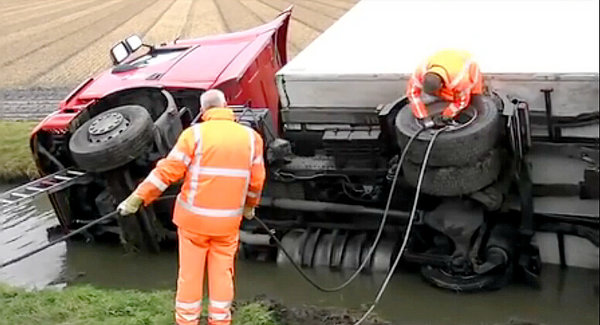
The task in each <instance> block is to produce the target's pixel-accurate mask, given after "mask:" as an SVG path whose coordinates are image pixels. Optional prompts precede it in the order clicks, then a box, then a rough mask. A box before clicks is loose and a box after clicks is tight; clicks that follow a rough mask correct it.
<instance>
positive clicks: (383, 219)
mask: <svg viewBox="0 0 600 325" xmlns="http://www.w3.org/2000/svg"><path fill="white" fill-rule="evenodd" d="M424 130H425V128H421V129H419V130H418V131H417V132H416V133H415V134H414V135H413V136H411V137H410V139H409V140H408V142H407V143H406V146H405V147H404V149H403V150H402V153H401V154H400V159H399V160H398V165H397V167H396V171H395V172H394V178H393V180H392V184H391V188H390V192H389V194H388V198H387V202H386V205H385V210H384V211H383V216H382V217H381V222H380V224H379V228H378V229H377V235H375V240H374V241H373V244H372V245H371V247H370V248H369V252H368V253H367V256H366V257H365V258H364V259H363V261H362V263H361V264H360V266H359V267H358V269H356V270H355V271H354V272H353V273H352V274H351V275H350V277H348V279H346V280H345V281H344V282H343V283H341V284H339V285H337V286H335V287H325V286H322V285H320V284H318V283H317V282H316V281H315V280H313V279H312V278H311V277H310V276H309V275H308V274H306V272H304V270H303V269H302V268H301V267H300V266H299V265H298V264H297V263H296V262H294V260H293V258H292V256H291V255H290V254H289V252H288V251H287V250H286V249H285V248H284V247H283V244H282V243H281V241H280V240H279V238H277V236H275V235H274V234H273V233H272V232H271V230H270V229H269V227H268V226H267V225H266V224H265V223H264V222H263V221H262V220H261V219H260V218H258V217H255V220H256V221H257V222H258V223H259V224H260V225H261V227H263V228H264V229H265V230H266V231H267V233H268V234H269V235H271V238H273V240H274V241H275V243H276V244H277V246H278V247H279V249H281V251H282V252H283V254H284V255H285V256H286V257H287V258H288V259H289V260H290V262H291V264H292V266H293V267H294V268H295V269H296V270H297V271H298V273H300V275H301V276H302V277H303V278H304V279H305V280H306V281H307V282H308V283H310V284H311V285H312V286H313V287H315V288H316V289H317V290H319V291H322V292H337V291H340V290H342V289H344V288H346V287H347V286H348V285H349V284H350V283H352V281H354V280H355V279H356V277H357V276H358V275H359V274H360V273H361V272H362V271H363V270H364V268H365V267H366V265H367V264H368V263H369V260H370V259H371V256H372V255H373V253H374V252H375V249H376V248H377V245H378V244H379V241H380V240H381V236H382V234H383V230H384V228H385V224H386V221H387V218H388V214H389V211H390V205H391V203H392V199H393V196H394V190H395V188H396V183H397V181H398V176H399V175H400V168H401V167H402V163H403V162H404V159H405V157H406V154H407V153H408V149H409V148H410V146H411V144H412V143H413V141H414V140H415V139H416V138H417V137H418V136H419V134H421V132H423V131H424ZM413 217H414V215H413Z"/></svg>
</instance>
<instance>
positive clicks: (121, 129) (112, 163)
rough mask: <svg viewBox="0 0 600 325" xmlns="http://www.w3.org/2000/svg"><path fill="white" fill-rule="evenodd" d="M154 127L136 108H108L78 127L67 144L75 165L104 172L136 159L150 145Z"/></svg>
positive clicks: (148, 115)
mask: <svg viewBox="0 0 600 325" xmlns="http://www.w3.org/2000/svg"><path fill="white" fill-rule="evenodd" d="M153 129H154V124H153V122H152V118H151V117H150V114H149V113H148V111H147V110H146V109H145V108H144V107H142V106H138V105H126V106H121V107H117V108H113V109H110V110H108V111H106V112H104V113H102V114H99V115H97V116H94V117H93V118H91V119H90V120H89V121H87V122H85V123H84V124H83V125H82V126H81V127H79V128H78V129H77V130H76V131H75V133H73V136H72V137H71V140H70V141H69V150H70V151H71V157H72V158H73V161H74V162H75V164H76V165H77V166H78V167H79V168H81V169H83V170H86V171H91V172H104V171H108V170H111V169H115V168H117V167H120V166H123V165H125V164H127V163H129V162H131V161H133V160H134V159H136V158H137V157H139V156H140V155H141V154H142V153H143V152H144V151H146V149H147V148H148V146H149V145H150V144H151V143H152V141H153V139H154V137H153Z"/></svg>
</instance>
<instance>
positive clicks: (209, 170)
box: [191, 166, 250, 177]
mask: <svg viewBox="0 0 600 325" xmlns="http://www.w3.org/2000/svg"><path fill="white" fill-rule="evenodd" d="M191 170H192V171H193V172H195V173H196V175H198V176H200V175H212V176H227V177H248V176H250V171H249V170H244V169H236V168H213V167H198V166H194V167H192V168H191Z"/></svg>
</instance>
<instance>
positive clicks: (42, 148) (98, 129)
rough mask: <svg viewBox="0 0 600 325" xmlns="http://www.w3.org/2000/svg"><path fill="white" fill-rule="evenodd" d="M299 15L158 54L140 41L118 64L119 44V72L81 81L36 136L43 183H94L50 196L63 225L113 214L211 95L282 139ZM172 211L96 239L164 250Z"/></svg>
mask: <svg viewBox="0 0 600 325" xmlns="http://www.w3.org/2000/svg"><path fill="white" fill-rule="evenodd" d="M290 15H291V8H289V9H287V10H285V11H283V12H282V13H281V14H280V15H278V16H277V17H276V18H275V19H274V20H272V21H271V22H269V23H266V24H264V25H262V26H258V27H255V28H252V29H249V30H245V31H241V32H235V33H229V34H224V35H217V36H208V37H202V38H196V39H188V40H179V39H178V40H175V41H173V42H171V43H168V44H161V45H159V46H151V45H145V44H142V42H141V40H139V38H137V39H138V40H139V43H138V45H139V47H138V48H136V49H133V48H131V46H129V47H128V46H127V44H128V43H127V40H126V41H123V42H120V43H118V44H117V46H121V49H127V48H128V50H129V51H128V52H126V53H125V55H124V56H123V58H122V60H119V61H115V52H114V50H115V49H116V48H117V46H115V47H114V48H113V50H111V54H112V56H113V63H115V64H114V66H113V67H111V68H110V69H108V70H106V71H103V72H101V73H99V74H98V75H96V76H94V77H92V78H90V79H88V80H86V81H84V82H83V83H81V84H80V85H79V86H78V87H77V88H76V89H74V90H73V91H72V92H71V94H69V95H68V96H67V97H66V98H65V99H64V100H63V101H61V103H60V107H59V108H58V110H57V111H56V112H54V113H52V114H50V115H49V116H47V117H46V118H45V119H44V120H43V121H42V122H40V123H39V125H37V126H36V127H35V128H34V130H33V132H32V134H31V139H30V147H31V150H32V154H33V157H34V160H35V162H36V164H37V167H38V169H39V172H40V174H41V175H48V174H51V173H54V172H57V171H60V170H64V169H68V168H71V169H77V170H80V171H84V172H87V175H89V177H86V178H85V181H83V182H81V183H79V184H76V185H74V186H71V187H69V188H67V189H65V190H63V191H60V192H57V193H54V194H51V195H50V200H51V202H52V204H53V207H54V210H55V211H56V214H57V217H58V219H59V220H60V223H61V226H62V227H63V228H64V229H65V230H68V229H75V228H78V227H80V226H81V225H83V224H85V223H86V222H88V221H89V220H93V219H96V218H98V217H99V216H101V215H104V214H106V213H108V212H110V211H112V210H114V208H115V207H116V204H117V203H118V202H119V201H120V200H122V199H123V198H124V197H125V196H126V195H127V193H129V192H130V191H131V190H132V189H133V187H134V186H135V184H136V183H137V182H139V181H140V180H141V179H142V178H143V174H144V173H147V172H148V171H149V170H150V169H151V168H152V166H153V165H154V164H155V163H156V161H157V160H158V159H159V158H160V157H162V156H164V155H165V154H166V153H167V152H168V150H169V149H170V147H171V146H172V145H173V144H174V142H175V141H176V139H177V136H178V134H179V133H180V132H181V130H183V129H184V128H186V127H188V126H189V125H191V124H192V123H194V122H196V121H197V120H198V119H199V117H200V116H199V115H200V114H199V111H200V107H199V106H200V105H199V104H200V101H199V99H200V95H201V94H202V93H203V92H204V91H205V90H207V89H214V88H216V89H221V90H222V91H223V92H224V93H225V95H226V98H227V101H228V103H229V104H230V105H232V106H238V105H239V106H242V107H244V109H246V110H247V109H252V110H253V111H256V112H258V111H260V113H259V114H262V116H263V118H262V120H264V121H268V124H269V125H270V126H269V127H270V129H271V130H270V133H271V134H273V135H275V136H276V135H277V134H278V133H279V127H278V124H279V107H280V103H279V96H278V92H277V86H276V82H275V73H276V72H277V71H278V70H279V69H280V68H281V67H282V66H283V65H284V64H285V63H286V62H287V52H286V42H287V29H288V24H289V19H290ZM256 112H255V113H253V114H256ZM238 113H239V112H238ZM132 114H133V115H132ZM136 123H138V125H136ZM139 123H141V124H139ZM124 143H129V145H131V146H132V148H127V147H124V146H123V145H124ZM164 203H165V204H164V206H161V204H157V207H156V208H152V209H146V211H145V212H143V213H142V214H141V216H139V217H138V219H137V220H135V218H134V219H132V220H133V221H132V220H130V221H123V222H121V221H119V222H118V224H111V225H108V226H107V227H98V229H96V234H93V235H102V234H105V233H111V232H112V233H113V235H115V234H116V235H118V236H120V238H121V240H122V241H123V242H128V243H131V244H132V245H135V246H144V247H146V248H150V249H151V250H158V244H159V243H160V242H161V241H163V240H164V239H165V238H166V237H168V236H169V234H172V231H173V227H172V225H171V222H170V216H169V215H170V213H169V210H170V207H169V206H170V205H171V204H172V202H164ZM163 212H164V213H163ZM161 213H163V214H164V216H162V217H161ZM150 224H153V225H154V226H149V225H150ZM157 225H158V226H157ZM115 226H117V227H115ZM107 229H109V230H107ZM110 229H113V230H110ZM114 229H116V230H114ZM144 247H140V248H144Z"/></svg>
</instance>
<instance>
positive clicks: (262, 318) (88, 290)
mask: <svg viewBox="0 0 600 325" xmlns="http://www.w3.org/2000/svg"><path fill="white" fill-rule="evenodd" d="M173 295H174V294H173V292H171V291H167V290H165V291H156V292H151V293H148V292H140V291H134V290H105V289H96V288H93V287H90V286H74V287H69V288H67V289H64V290H60V291H58V290H42V291H35V292H27V291H23V290H20V289H13V288H8V287H2V286H0V324H73V325H74V324H86V325H92V324H98V325H100V324H105V325H113V324H114V325H117V324H118V325H127V324H131V325H134V324H135V325H142V324H143V325H146V324H148V325H150V324H152V325H154V324H156V325H161V324H165V325H167V324H169V325H170V324H173V323H174V321H173ZM233 324H236V325H279V322H278V321H277V320H276V317H275V314H274V312H273V311H270V310H269V308H268V307H266V306H265V305H263V304H261V303H260V302H248V303H242V304H240V306H238V307H237V308H236V310H235V313H234V322H233Z"/></svg>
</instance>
